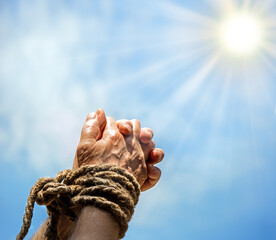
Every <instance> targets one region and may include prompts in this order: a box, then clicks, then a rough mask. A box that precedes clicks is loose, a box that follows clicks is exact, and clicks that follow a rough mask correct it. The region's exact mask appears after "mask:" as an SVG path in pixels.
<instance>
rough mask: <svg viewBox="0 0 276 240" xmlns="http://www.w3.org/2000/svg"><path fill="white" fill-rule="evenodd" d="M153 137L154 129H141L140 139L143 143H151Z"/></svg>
mask: <svg viewBox="0 0 276 240" xmlns="http://www.w3.org/2000/svg"><path fill="white" fill-rule="evenodd" d="M152 138H153V131H152V130H151V129H150V128H146V127H145V128H141V131H140V141H141V142H142V143H149V142H150V140H151V139H152Z"/></svg>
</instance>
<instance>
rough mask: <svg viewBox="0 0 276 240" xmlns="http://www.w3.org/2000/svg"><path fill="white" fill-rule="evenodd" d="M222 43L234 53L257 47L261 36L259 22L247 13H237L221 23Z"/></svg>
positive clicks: (252, 49) (245, 52) (245, 51)
mask: <svg viewBox="0 0 276 240" xmlns="http://www.w3.org/2000/svg"><path fill="white" fill-rule="evenodd" d="M220 38H221V41H222V43H223V45H224V46H225V47H226V48H227V49H228V50H229V51H231V52H234V53H236V54H247V53H250V52H253V51H254V50H256V49H257V47H258V46H259V43H260V38H261V29H260V24H259V22H258V21H257V19H255V18H254V17H253V16H251V15H249V14H237V15H234V16H232V17H230V18H228V19H226V20H225V21H224V22H223V24H222V25H221V29H220Z"/></svg>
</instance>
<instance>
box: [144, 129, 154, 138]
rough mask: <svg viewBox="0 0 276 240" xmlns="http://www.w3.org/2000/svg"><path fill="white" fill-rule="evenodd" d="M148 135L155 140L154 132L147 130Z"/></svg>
mask: <svg viewBox="0 0 276 240" xmlns="http://www.w3.org/2000/svg"><path fill="white" fill-rule="evenodd" d="M146 133H147V134H149V135H150V138H153V132H152V131H149V130H146Z"/></svg>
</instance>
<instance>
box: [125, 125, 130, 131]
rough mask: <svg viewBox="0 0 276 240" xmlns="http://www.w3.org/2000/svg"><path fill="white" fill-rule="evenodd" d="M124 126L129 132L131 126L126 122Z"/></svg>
mask: <svg viewBox="0 0 276 240" xmlns="http://www.w3.org/2000/svg"><path fill="white" fill-rule="evenodd" d="M125 127H126V128H127V130H128V131H129V132H131V130H132V128H131V126H129V124H126V126H125Z"/></svg>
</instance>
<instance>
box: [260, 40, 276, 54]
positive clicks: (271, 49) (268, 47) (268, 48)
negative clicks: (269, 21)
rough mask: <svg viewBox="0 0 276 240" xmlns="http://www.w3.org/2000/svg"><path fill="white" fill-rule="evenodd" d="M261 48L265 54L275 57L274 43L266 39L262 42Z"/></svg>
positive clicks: (275, 47)
mask: <svg viewBox="0 0 276 240" xmlns="http://www.w3.org/2000/svg"><path fill="white" fill-rule="evenodd" d="M262 48H263V49H264V50H265V52H266V53H267V54H269V55H270V56H272V57H273V58H276V44H273V43H270V42H268V41H266V42H264V43H263V44H262Z"/></svg>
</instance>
